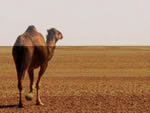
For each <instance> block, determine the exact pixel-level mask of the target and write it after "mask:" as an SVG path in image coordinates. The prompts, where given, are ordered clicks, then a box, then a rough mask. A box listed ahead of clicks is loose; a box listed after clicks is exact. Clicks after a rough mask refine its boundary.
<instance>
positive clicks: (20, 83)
mask: <svg viewBox="0 0 150 113" xmlns="http://www.w3.org/2000/svg"><path fill="white" fill-rule="evenodd" d="M25 72H26V70H22V71H21V72H18V89H19V107H23V102H22V89H23V79H24V76H25Z"/></svg>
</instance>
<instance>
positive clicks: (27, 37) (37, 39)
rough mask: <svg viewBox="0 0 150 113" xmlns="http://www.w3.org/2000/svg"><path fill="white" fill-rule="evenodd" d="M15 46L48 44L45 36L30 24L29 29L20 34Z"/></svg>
mask: <svg viewBox="0 0 150 113" xmlns="http://www.w3.org/2000/svg"><path fill="white" fill-rule="evenodd" d="M15 46H46V43H45V40H44V37H43V36H42V34H41V33H39V32H38V31H37V30H36V28H35V27H34V26H29V27H28V28H27V30H26V31H25V32H24V33H23V34H22V35H20V36H19V37H18V38H17V40H16V42H15Z"/></svg>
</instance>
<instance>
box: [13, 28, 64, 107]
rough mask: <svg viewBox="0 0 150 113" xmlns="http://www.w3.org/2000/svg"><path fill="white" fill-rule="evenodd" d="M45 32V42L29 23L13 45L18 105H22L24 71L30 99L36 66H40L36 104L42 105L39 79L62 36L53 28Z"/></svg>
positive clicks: (28, 98)
mask: <svg viewBox="0 0 150 113" xmlns="http://www.w3.org/2000/svg"><path fill="white" fill-rule="evenodd" d="M47 32H48V35H47V37H46V38H47V40H46V42H45V40H44V37H43V36H42V34H41V33H39V32H38V31H37V30H36V28H35V26H33V25H31V26H29V27H28V28H27V30H26V31H25V32H24V33H23V34H21V35H20V36H18V38H17V40H16V42H15V44H14V46H13V49H12V55H13V59H14V62H15V66H16V71H17V77H18V89H19V105H18V106H19V107H23V102H22V90H23V81H24V77H25V73H26V71H27V72H28V74H29V78H30V91H29V93H28V94H27V95H26V99H27V100H32V97H33V90H34V87H35V85H34V69H36V68H38V67H40V71H39V73H38V79H37V82H36V94H37V98H36V105H44V104H43V103H42V101H41V99H40V94H39V90H40V80H41V77H42V76H43V74H44V72H45V70H46V68H47V66H48V61H50V60H51V59H52V57H53V54H54V50H55V46H56V42H57V41H58V40H59V39H62V38H63V36H62V33H61V32H60V31H58V30H57V29H55V28H52V29H49V30H47Z"/></svg>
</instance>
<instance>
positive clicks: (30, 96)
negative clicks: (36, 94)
mask: <svg viewBox="0 0 150 113" xmlns="http://www.w3.org/2000/svg"><path fill="white" fill-rule="evenodd" d="M25 98H26V100H27V101H31V100H32V98H33V94H32V93H28V94H27V95H26V96H25Z"/></svg>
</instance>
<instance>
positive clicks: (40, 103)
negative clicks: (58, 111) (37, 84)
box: [36, 102, 44, 106]
mask: <svg viewBox="0 0 150 113" xmlns="http://www.w3.org/2000/svg"><path fill="white" fill-rule="evenodd" d="M36 105H41V106H44V104H43V103H42V102H36Z"/></svg>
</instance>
